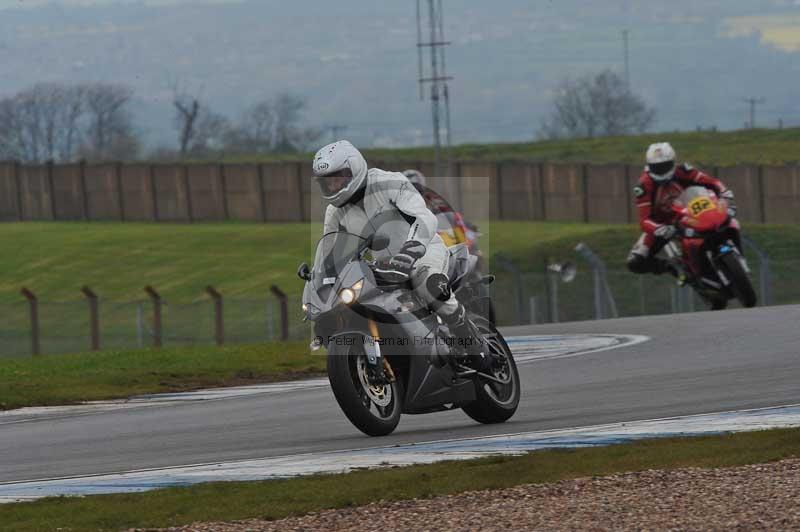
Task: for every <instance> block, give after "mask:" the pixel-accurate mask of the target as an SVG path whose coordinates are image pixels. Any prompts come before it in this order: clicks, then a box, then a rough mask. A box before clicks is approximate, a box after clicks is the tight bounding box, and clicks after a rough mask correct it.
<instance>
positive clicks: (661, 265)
mask: <svg viewBox="0 0 800 532" xmlns="http://www.w3.org/2000/svg"><path fill="white" fill-rule="evenodd" d="M652 261H653V273H654V274H656V275H661V274H662V273H669V274H670V275H672V276H673V277H675V279H676V280H677V282H678V286H684V285H686V283H688V282H689V281H690V279H689V276H688V275H687V274H686V272H685V271H684V270H683V268H679V267H677V266H675V264H673V263H671V262H669V261H667V260H664V259H660V258H658V257H653V259H652Z"/></svg>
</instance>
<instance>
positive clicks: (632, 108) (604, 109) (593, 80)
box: [540, 70, 656, 139]
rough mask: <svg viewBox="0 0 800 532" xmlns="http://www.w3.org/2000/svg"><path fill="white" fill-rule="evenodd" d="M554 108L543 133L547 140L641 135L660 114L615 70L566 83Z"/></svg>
mask: <svg viewBox="0 0 800 532" xmlns="http://www.w3.org/2000/svg"><path fill="white" fill-rule="evenodd" d="M553 107H554V109H553V111H552V113H551V115H550V116H549V117H548V118H547V119H546V120H545V121H544V123H543V124H542V127H541V130H540V135H541V136H542V137H544V138H549V139H556V138H575V137H588V138H592V137H597V136H612V135H626V134H630V133H641V132H643V131H645V130H646V129H647V128H648V127H650V126H651V125H652V124H653V122H654V120H655V114H656V113H655V109H653V108H651V107H648V106H647V105H646V104H645V102H644V101H643V100H642V99H641V98H640V97H639V96H637V95H635V94H633V93H632V92H630V90H629V89H628V87H627V85H626V84H625V81H624V80H623V79H622V78H621V77H620V76H618V75H617V74H616V73H614V72H612V71H611V70H604V71H603V72H600V73H599V74H589V75H586V76H583V77H580V78H578V79H575V80H565V81H563V82H562V83H561V85H560V86H559V88H558V91H557V93H556V96H555V98H554V100H553Z"/></svg>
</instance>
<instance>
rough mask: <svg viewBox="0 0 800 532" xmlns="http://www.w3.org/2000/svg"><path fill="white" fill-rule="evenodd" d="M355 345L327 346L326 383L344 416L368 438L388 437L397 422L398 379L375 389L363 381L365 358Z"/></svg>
mask: <svg viewBox="0 0 800 532" xmlns="http://www.w3.org/2000/svg"><path fill="white" fill-rule="evenodd" d="M356 344H358V345H350V346H341V345H334V344H330V345H329V347H328V381H329V382H330V383H331V389H332V390H333V395H334V396H335V397H336V402H337V403H339V407H341V409H342V412H344V415H345V416H347V419H349V420H350V422H351V423H352V424H353V425H355V427H356V428H357V429H358V430H360V431H361V432H363V433H364V434H367V435H368V436H386V435H387V434H391V433H392V431H394V429H395V428H396V427H397V424H398V423H399V422H400V413H401V412H402V401H403V399H402V398H403V389H402V385H401V383H400V381H399V380H397V379H396V380H395V381H394V382H392V383H388V384H382V385H380V386H375V385H372V384H370V383H369V381H368V380H367V372H366V370H367V355H366V353H365V352H364V347H363V345H361V344H360V343H359V342H356Z"/></svg>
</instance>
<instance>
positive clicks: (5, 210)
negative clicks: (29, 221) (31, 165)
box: [0, 162, 22, 221]
mask: <svg viewBox="0 0 800 532" xmlns="http://www.w3.org/2000/svg"><path fill="white" fill-rule="evenodd" d="M18 169H19V166H17V164H16V163H13V162H4V163H0V221H14V220H19V219H21V218H22V213H21V212H20V210H19V200H20V190H19V188H18V186H17V182H18V180H19V176H18V175H17V170H18Z"/></svg>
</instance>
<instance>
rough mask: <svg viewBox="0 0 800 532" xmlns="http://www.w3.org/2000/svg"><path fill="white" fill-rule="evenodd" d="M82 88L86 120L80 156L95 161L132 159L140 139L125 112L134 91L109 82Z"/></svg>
mask: <svg viewBox="0 0 800 532" xmlns="http://www.w3.org/2000/svg"><path fill="white" fill-rule="evenodd" d="M82 89H83V94H84V99H85V102H86V114H87V119H88V128H87V136H86V140H85V144H84V146H83V148H82V150H81V152H82V155H84V156H85V157H86V158H88V159H97V160H108V159H131V158H134V157H135V156H136V154H137V153H138V151H139V140H138V138H137V136H136V133H135V131H134V127H133V120H132V118H131V113H130V111H129V110H128V105H129V104H130V102H131V99H132V98H133V91H132V90H131V89H130V88H129V87H126V86H124V85H117V84H109V83H92V84H88V85H84V86H83V87H82Z"/></svg>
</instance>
